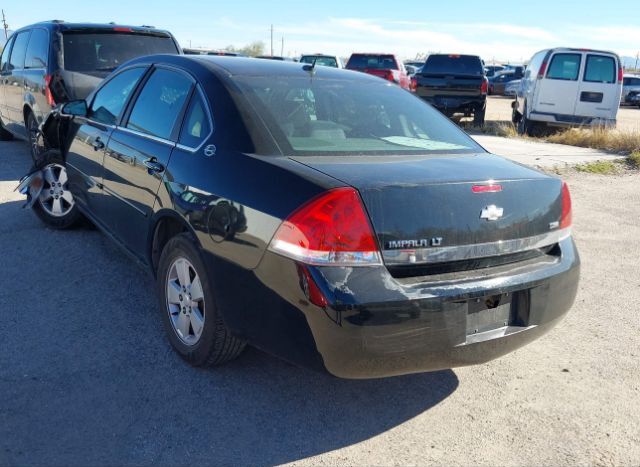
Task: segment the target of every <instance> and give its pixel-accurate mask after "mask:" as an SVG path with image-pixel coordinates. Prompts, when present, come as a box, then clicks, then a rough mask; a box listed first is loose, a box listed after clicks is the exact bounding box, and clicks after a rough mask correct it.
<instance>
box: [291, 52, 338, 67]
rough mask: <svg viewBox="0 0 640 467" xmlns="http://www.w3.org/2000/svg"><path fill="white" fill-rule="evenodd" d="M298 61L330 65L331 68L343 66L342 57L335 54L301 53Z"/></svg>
mask: <svg viewBox="0 0 640 467" xmlns="http://www.w3.org/2000/svg"><path fill="white" fill-rule="evenodd" d="M299 61H300V63H310V64H314V63H315V64H316V65H322V66H330V67H333V68H344V65H343V64H342V59H341V58H340V57H338V56H336V55H324V54H313V55H303V56H301V57H300V60H299Z"/></svg>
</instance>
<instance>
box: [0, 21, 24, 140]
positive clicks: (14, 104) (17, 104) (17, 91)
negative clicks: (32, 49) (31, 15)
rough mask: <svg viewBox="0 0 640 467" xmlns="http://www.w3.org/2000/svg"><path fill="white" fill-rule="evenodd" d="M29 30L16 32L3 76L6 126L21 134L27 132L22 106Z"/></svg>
mask: <svg viewBox="0 0 640 467" xmlns="http://www.w3.org/2000/svg"><path fill="white" fill-rule="evenodd" d="M30 34H31V31H23V32H20V33H18V35H17V36H16V39H15V41H14V42H13V47H12V49H11V56H10V57H9V70H8V73H7V74H6V75H5V76H3V80H4V83H5V84H4V99H5V103H6V106H7V122H6V124H7V127H8V129H9V130H11V131H13V132H14V133H17V134H19V135H22V136H26V135H27V132H26V130H25V127H24V118H23V115H22V106H23V103H24V70H23V68H24V59H25V56H26V54H27V44H28V43H29V35H30Z"/></svg>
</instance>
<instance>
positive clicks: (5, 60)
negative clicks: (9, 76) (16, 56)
mask: <svg viewBox="0 0 640 467" xmlns="http://www.w3.org/2000/svg"><path fill="white" fill-rule="evenodd" d="M13 40H14V37H11V38H10V39H9V41H8V42H7V43H6V44H5V45H4V50H3V51H2V58H0V71H7V70H8V68H9V54H10V53H11V46H12V45H13Z"/></svg>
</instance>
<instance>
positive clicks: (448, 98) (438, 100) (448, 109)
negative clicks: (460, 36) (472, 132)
mask: <svg viewBox="0 0 640 467" xmlns="http://www.w3.org/2000/svg"><path fill="white" fill-rule="evenodd" d="M414 79H415V93H416V95H417V96H418V97H420V98H422V99H424V100H425V101H427V102H429V103H430V104H432V105H433V106H435V107H436V108H437V109H438V110H440V111H441V112H442V113H444V114H445V115H446V116H448V117H453V116H454V115H463V116H465V117H469V116H472V115H473V121H474V124H475V125H478V126H482V125H484V117H485V112H486V105H487V92H488V89H489V81H488V80H487V77H486V76H485V74H484V67H483V65H482V60H480V57H478V56H477V55H454V54H432V55H429V57H428V58H427V61H426V63H425V64H424V66H423V67H422V69H421V70H420V72H419V73H416V75H415V77H414Z"/></svg>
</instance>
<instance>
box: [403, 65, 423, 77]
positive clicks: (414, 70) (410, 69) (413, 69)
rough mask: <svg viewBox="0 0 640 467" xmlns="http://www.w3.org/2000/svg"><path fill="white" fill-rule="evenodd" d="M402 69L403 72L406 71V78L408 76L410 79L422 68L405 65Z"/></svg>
mask: <svg viewBox="0 0 640 467" xmlns="http://www.w3.org/2000/svg"><path fill="white" fill-rule="evenodd" d="M404 68H405V70H407V76H408V77H409V78H411V77H412V76H413V75H415V74H416V73H417V72H418V70H420V68H422V67H421V66H420V67H415V66H413V65H405V66H404Z"/></svg>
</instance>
